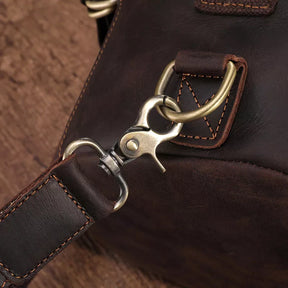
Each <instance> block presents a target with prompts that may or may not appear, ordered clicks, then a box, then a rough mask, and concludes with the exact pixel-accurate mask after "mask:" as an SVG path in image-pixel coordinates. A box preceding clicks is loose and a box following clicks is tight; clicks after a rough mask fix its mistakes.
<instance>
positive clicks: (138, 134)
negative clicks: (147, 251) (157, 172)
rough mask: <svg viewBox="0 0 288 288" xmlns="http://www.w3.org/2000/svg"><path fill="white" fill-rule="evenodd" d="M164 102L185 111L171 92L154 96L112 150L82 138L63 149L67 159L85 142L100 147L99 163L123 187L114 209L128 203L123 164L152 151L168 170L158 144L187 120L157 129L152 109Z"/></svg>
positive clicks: (155, 158) (155, 157)
mask: <svg viewBox="0 0 288 288" xmlns="http://www.w3.org/2000/svg"><path fill="white" fill-rule="evenodd" d="M162 105H165V106H166V107H169V109H172V110H174V111H177V112H181V110H180V108H179V106H178V105H177V103H176V102H175V100H174V99H172V98H170V97H168V96H154V97H152V98H150V99H148V100H147V101H146V102H145V103H144V105H143V107H142V109H141V110H140V112H139V117H138V120H137V122H136V124H135V125H134V126H132V127H131V128H130V129H128V131H127V132H126V133H125V134H124V135H123V137H122V138H121V140H120V141H119V142H117V144H116V145H115V146H114V147H112V148H111V149H110V150H108V151H105V150H104V149H103V148H102V147H101V145H100V144H99V143H97V142H96V141H94V140H92V139H89V138H81V139H78V140H76V141H73V142H71V143H70V144H69V145H68V146H67V148H66V149H65V151H64V153H63V157H62V160H65V159H66V158H67V157H68V156H70V155H71V154H73V153H74V152H75V151H76V150H77V149H78V148H80V147H81V146H90V147H91V148H93V149H95V150H96V151H97V153H98V155H99V167H101V168H102V169H104V171H105V172H106V173H108V174H109V175H113V176H114V177H115V178H116V180H117V181H118V184H119V187H120V193H119V198H118V200H117V202H115V205H114V211H117V210H119V209H120V208H121V207H122V206H123V205H124V203H125V202H126V200H127V198H128V194H129V189H128V185H127V183H126V181H125V180H124V178H123V177H122V175H121V167H122V166H123V165H125V164H127V163H129V162H130V161H131V160H134V159H136V158H138V157H140V156H142V155H143V154H150V155H151V156H152V157H153V159H154V160H155V161H156V163H157V164H158V166H159V167H160V169H161V170H162V172H165V168H164V167H163V165H162V164H161V162H160V161H159V160H158V158H157V156H156V150H157V147H158V145H159V144H161V143H162V142H164V141H169V140H171V139H173V138H174V137H176V136H177V135H178V134H179V133H180V131H181V129H182V126H183V124H182V123H178V124H173V126H172V128H171V130H170V131H167V132H166V133H163V134H160V133H156V132H155V131H153V130H152V129H151V128H150V126H149V122H148V116H149V113H150V111H151V110H152V109H153V108H155V107H157V106H162ZM119 150H120V151H119Z"/></svg>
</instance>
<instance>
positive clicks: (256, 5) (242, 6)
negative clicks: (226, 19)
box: [194, 0, 278, 16]
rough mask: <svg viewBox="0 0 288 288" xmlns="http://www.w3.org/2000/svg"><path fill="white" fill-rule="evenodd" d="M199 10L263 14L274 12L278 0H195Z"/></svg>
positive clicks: (234, 13)
mask: <svg viewBox="0 0 288 288" xmlns="http://www.w3.org/2000/svg"><path fill="white" fill-rule="evenodd" d="M194 2H195V7H196V8H197V9H198V10H200V11H201V12H206V13H213V14H221V15H244V16H263V15H270V14H272V13H273V12H274V10H275V8H276V4H277V2H278V0H195V1H194Z"/></svg>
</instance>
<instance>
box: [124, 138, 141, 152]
mask: <svg viewBox="0 0 288 288" xmlns="http://www.w3.org/2000/svg"><path fill="white" fill-rule="evenodd" d="M126 147H127V149H128V150H129V151H133V152H136V151H137V150H138V148H139V143H138V141H137V140H136V139H131V140H128V142H127V143H126Z"/></svg>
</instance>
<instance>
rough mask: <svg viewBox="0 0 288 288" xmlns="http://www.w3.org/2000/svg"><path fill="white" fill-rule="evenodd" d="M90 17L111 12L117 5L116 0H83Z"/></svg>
mask: <svg viewBox="0 0 288 288" xmlns="http://www.w3.org/2000/svg"><path fill="white" fill-rule="evenodd" d="M84 4H85V5H86V7H87V8H88V16H89V17H90V18H94V19H99V18H102V17H105V16H107V15H109V14H111V13H112V12H113V11H114V10H115V8H116V5H117V0H104V1H85V2H84Z"/></svg>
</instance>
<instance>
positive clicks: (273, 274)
mask: <svg viewBox="0 0 288 288" xmlns="http://www.w3.org/2000/svg"><path fill="white" fill-rule="evenodd" d="M287 13H288V2H287V1H283V0H279V1H277V0H231V1H230V0H229V1H228V0H207V1H206V0H205V1H204V0H194V1H192V0H177V1H175V0H165V1H162V0H161V1H160V0H153V1H152V0H141V1H135V0H119V1H118V2H117V8H116V10H115V12H114V17H111V16H107V17H108V18H107V17H106V18H102V19H101V20H99V21H98V32H99V33H100V40H103V41H102V47H101V51H100V53H99V55H98V57H97V59H96V61H95V63H94V65H93V67H92V69H91V72H90V74H89V76H88V79H87V81H86V83H85V84H84V88H83V90H82V93H81V95H80V97H79V98H78V100H77V103H76V104H75V107H74V109H73V111H72V113H71V116H70V118H69V120H68V123H67V125H66V128H65V130H64V134H63V137H62V139H61V141H60V144H59V149H58V151H57V153H56V154H57V156H55V159H54V164H53V165H52V166H51V167H50V168H48V169H47V171H46V172H44V173H43V174H42V175H41V176H40V177H39V178H38V179H37V180H35V181H34V182H33V183H32V184H31V185H29V186H28V187H27V188H26V189H25V190H24V191H22V192H21V193H20V194H19V196H17V197H16V198H15V199H14V200H12V201H11V202H10V203H8V204H7V205H6V206H5V207H4V208H3V209H2V212H1V214H0V235H1V237H0V287H1V285H2V287H10V286H9V285H16V286H21V285H25V284H26V283H28V282H29V280H30V279H31V278H32V277H33V276H34V275H35V274H36V273H37V271H39V270H40V269H41V267H43V266H44V265H45V264H46V263H47V262H49V261H50V260H51V259H52V258H53V257H54V256H55V255H57V254H58V253H59V252H61V250H62V249H63V248H65V247H66V246H67V245H68V244H69V243H70V242H71V241H72V240H73V239H75V238H77V237H79V236H80V235H81V234H82V233H83V232H84V231H86V230H87V229H88V228H89V227H90V226H91V224H93V223H94V222H95V221H96V220H98V219H102V218H104V217H106V216H108V215H109V214H110V213H112V212H113V205H114V202H113V201H112V200H111V199H115V197H116V198H117V193H118V190H117V189H118V186H117V183H115V182H113V181H109V177H110V176H107V175H104V174H105V173H103V171H102V170H101V169H100V168H99V167H98V160H97V159H98V158H97V156H96V155H95V152H94V151H91V149H86V148H84V149H82V148H81V149H79V151H78V150H77V153H76V154H75V153H74V154H73V155H72V156H70V157H68V158H67V159H65V160H64V161H62V160H61V158H62V155H63V153H64V151H65V149H66V147H67V146H68V145H69V143H71V142H72V141H74V140H77V139H79V138H83V137H89V138H91V139H95V140H97V141H99V142H100V143H101V145H102V146H103V147H104V148H105V149H109V148H110V147H111V146H113V144H114V143H115V140H117V139H119V137H121V135H123V133H125V131H126V130H127V127H130V126H131V125H132V124H133V123H134V122H135V116H136V114H137V111H138V110H139V108H140V107H141V106H142V104H143V103H144V102H145V101H146V100H147V99H148V98H150V97H152V96H153V95H154V90H155V87H156V85H157V81H158V79H159V77H160V75H161V73H162V71H163V69H164V68H165V66H166V65H167V64H168V63H170V62H171V61H172V60H174V59H175V65H174V66H173V67H174V68H173V69H174V70H173V71H174V72H173V75H172V76H171V79H170V81H169V82H168V83H167V85H166V87H165V95H168V96H170V97H172V98H174V99H175V101H176V103H177V104H178V105H179V107H180V108H181V109H182V111H191V110H192V111H193V110H194V111H196V110H197V109H200V108H201V107H203V106H204V105H206V104H207V103H209V102H211V101H213V99H214V98H215V97H216V96H215V93H216V92H217V89H218V88H219V86H220V85H221V83H222V82H223V81H224V80H223V78H225V73H226V69H227V65H228V63H229V62H232V63H234V65H235V67H236V71H237V75H236V77H235V81H234V84H233V86H232V88H231V90H230V91H229V95H228V96H227V97H226V98H225V101H223V102H222V103H221V105H220V106H219V107H218V108H217V109H216V110H214V111H213V112H211V113H209V115H206V116H204V117H201V118H199V119H197V120H195V121H191V122H189V121H188V122H187V123H185V124H184V126H183V128H182V130H181V132H180V134H179V135H178V136H177V137H176V138H174V139H173V140H171V141H169V142H165V143H162V144H161V145H160V146H159V148H158V149H157V154H158V157H159V159H160V161H161V162H162V164H163V165H164V166H165V168H166V169H167V172H166V173H165V174H163V175H161V173H159V171H158V170H157V167H156V165H155V164H154V163H153V161H151V157H145V156H144V157H140V158H139V159H137V160H136V161H133V162H131V163H129V165H126V166H124V167H123V170H122V175H123V177H124V178H125V179H126V182H127V183H128V185H129V189H130V195H129V198H128V200H127V202H126V204H125V206H124V207H123V208H122V209H121V210H119V211H117V212H116V213H114V214H113V215H111V216H109V217H107V218H105V219H102V220H101V221H100V222H97V223H96V224H95V225H93V226H92V227H91V229H89V230H90V232H89V233H92V234H93V235H95V236H94V237H95V238H97V241H99V242H100V243H102V244H103V245H104V246H105V247H107V248H109V249H111V250H112V251H116V252H117V253H118V254H120V255H121V256H122V257H123V258H124V259H126V260H127V261H129V262H130V263H132V264H133V265H135V267H138V268H140V269H142V270H143V271H146V272H148V273H153V274H156V275H158V276H160V277H162V278H164V279H166V280H169V281H171V282H173V283H176V284H179V285H182V286H183V287H215V288H216V287H265V288H266V287H267V288H268V287H286V286H287V285H288V273H287V269H288V253H287V239H288V226H287V221H286V219H288V212H287V211H288V209H287V208H288V204H287V203H288V193H287V188H288V178H287V173H288V167H287V163H288V161H287V160H288V159H287V157H288V153H287V145H286V143H287V140H288V133H287V129H286V128H287V127H286V126H287V125H286V123H287V121H286V118H285V117H286V107H287V106H288V100H287V96H286V94H287V92H288V84H287V76H286V72H285V71H286V70H287V65H286V58H287V57H286V55H287V44H288V41H287V35H288V34H287V33H288V25H287V24H288V20H287V17H286V16H287ZM248 67H249V68H248ZM150 118H151V119H150V123H151V126H152V127H155V128H156V127H157V129H163V127H164V128H165V127H166V128H167V127H170V126H171V125H173V123H172V124H171V121H167V120H165V119H163V118H162V117H160V116H159V115H158V114H157V113H156V112H155V113H151V117H150ZM107 177H108V178H107ZM109 199H110V200H109ZM20 236H21V237H20ZM83 237H85V236H83ZM19 238H20V239H19ZM40 243H41V244H40ZM43 243H45V244H43ZM1 281H2V282H1Z"/></svg>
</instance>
